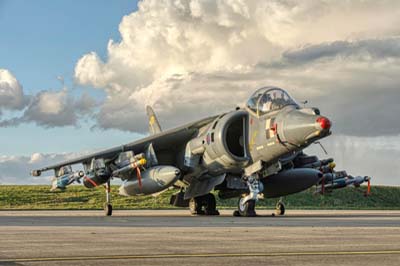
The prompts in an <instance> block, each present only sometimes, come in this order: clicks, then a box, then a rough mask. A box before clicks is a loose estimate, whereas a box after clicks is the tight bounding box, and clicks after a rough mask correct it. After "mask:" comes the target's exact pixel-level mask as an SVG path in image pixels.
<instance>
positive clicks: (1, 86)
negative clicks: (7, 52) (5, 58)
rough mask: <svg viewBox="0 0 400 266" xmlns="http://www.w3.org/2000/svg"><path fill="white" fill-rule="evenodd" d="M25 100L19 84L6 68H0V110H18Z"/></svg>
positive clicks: (23, 105) (24, 103)
mask: <svg viewBox="0 0 400 266" xmlns="http://www.w3.org/2000/svg"><path fill="white" fill-rule="evenodd" d="M26 102H27V99H26V96H25V95H24V92H23V89H22V86H21V84H20V83H19V82H18V80H17V79H16V78H15V76H14V75H13V74H12V73H11V72H10V71H9V70H7V69H3V68H0V112H1V110H7V109H8V110H20V109H22V108H23V107H25V105H26Z"/></svg>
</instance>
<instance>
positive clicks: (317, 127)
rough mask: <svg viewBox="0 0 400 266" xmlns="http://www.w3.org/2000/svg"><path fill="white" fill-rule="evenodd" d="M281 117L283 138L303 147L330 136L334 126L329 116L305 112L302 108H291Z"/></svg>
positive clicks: (280, 133)
mask: <svg viewBox="0 0 400 266" xmlns="http://www.w3.org/2000/svg"><path fill="white" fill-rule="evenodd" d="M281 119H282V126H281V130H280V132H279V135H280V138H281V140H282V141H284V142H287V143H290V144H294V145H296V146H302V147H303V146H307V145H309V144H310V143H312V142H314V141H316V140H318V139H321V138H324V137H326V136H328V135H329V134H330V129H331V126H332V123H331V121H330V120H329V119H328V118H326V117H324V116H320V115H314V114H310V113H305V112H302V111H301V109H300V110H298V109H294V110H291V111H290V112H288V113H286V115H285V116H283V117H282V118H281ZM278 130H279V129H278Z"/></svg>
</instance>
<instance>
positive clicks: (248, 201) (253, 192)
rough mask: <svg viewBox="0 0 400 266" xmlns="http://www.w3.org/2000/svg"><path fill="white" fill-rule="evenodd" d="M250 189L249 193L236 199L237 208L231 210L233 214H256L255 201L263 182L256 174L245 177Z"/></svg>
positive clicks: (250, 215)
mask: <svg viewBox="0 0 400 266" xmlns="http://www.w3.org/2000/svg"><path fill="white" fill-rule="evenodd" d="M245 180H246V183H247V186H248V188H249V190H250V193H249V194H247V195H246V194H245V195H242V196H241V197H240V198H239V201H238V209H237V210H236V211H234V212H233V216H245V217H254V216H257V214H256V210H255V208H256V202H257V200H258V195H259V193H260V191H262V190H263V184H262V183H261V182H260V180H259V179H258V176H257V174H253V175H251V176H249V177H247V178H245Z"/></svg>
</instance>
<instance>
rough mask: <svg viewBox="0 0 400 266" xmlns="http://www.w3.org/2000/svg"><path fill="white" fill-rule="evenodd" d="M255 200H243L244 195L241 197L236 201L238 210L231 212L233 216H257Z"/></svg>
mask: <svg viewBox="0 0 400 266" xmlns="http://www.w3.org/2000/svg"><path fill="white" fill-rule="evenodd" d="M255 208H256V201H255V200H248V201H246V202H244V197H241V198H240V199H239V202H238V210H237V212H236V211H235V212H234V213H233V215H234V216H244V217H255V216H257V214H256V211H255Z"/></svg>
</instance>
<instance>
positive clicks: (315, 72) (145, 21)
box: [75, 0, 400, 136]
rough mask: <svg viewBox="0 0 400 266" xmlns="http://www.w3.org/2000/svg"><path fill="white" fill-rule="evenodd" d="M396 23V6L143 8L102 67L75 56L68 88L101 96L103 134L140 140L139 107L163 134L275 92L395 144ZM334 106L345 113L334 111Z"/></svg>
mask: <svg viewBox="0 0 400 266" xmlns="http://www.w3.org/2000/svg"><path fill="white" fill-rule="evenodd" d="M399 23H400V2H398V1H394V0H385V1H379V2H377V1H372V0H367V1H364V0H363V1H361V0H359V1H357V0H356V1H335V2H329V1H314V0H312V1H311V0H309V1H308V0H306V1H279V0H274V1H255V0H250V1H241V0H219V1H197V0H191V1H166V0H165V1H156V0H144V1H142V2H140V3H139V9H138V11H136V12H133V13H132V14H130V15H128V16H125V17H124V18H123V19H122V21H121V23H120V25H119V31H120V34H121V41H120V42H115V41H113V40H110V41H109V43H108V47H107V50H108V53H107V56H106V58H104V59H103V58H100V57H99V56H98V55H97V54H96V53H95V52H90V53H88V54H86V55H84V56H82V58H81V59H80V60H79V61H78V62H77V64H76V67H75V79H76V81H77V82H78V83H79V84H81V85H90V86H94V87H96V88H99V89H103V90H104V91H105V92H106V94H107V97H106V99H105V102H104V104H103V105H102V106H101V109H100V112H99V113H98V114H97V122H98V123H97V124H98V126H99V127H101V128H119V129H123V130H130V131H136V132H143V131H145V130H146V128H147V126H146V122H145V118H144V106H145V105H146V104H151V105H154V107H155V109H156V111H158V112H159V113H160V116H161V119H160V120H162V122H164V124H166V125H167V127H169V126H172V125H176V124H178V123H182V122H184V121H188V120H191V119H195V118H200V117H203V116H207V115H210V114H213V113H216V112H221V111H226V110H229V109H232V108H234V107H235V106H236V105H238V104H243V102H244V101H245V100H246V98H247V97H248V95H249V94H250V93H251V92H252V91H253V90H254V89H256V88H257V87H260V86H264V85H276V86H281V87H284V88H288V89H289V91H290V92H291V93H292V94H294V95H295V96H297V97H298V98H300V99H308V100H311V102H312V103H315V104H318V105H320V106H319V107H320V108H321V110H322V111H323V112H324V110H326V112H327V115H330V116H332V117H333V118H334V120H335V121H336V120H338V121H343V120H344V119H346V118H347V121H351V122H349V123H345V124H343V126H342V125H341V124H339V127H338V128H337V130H338V131H339V132H341V133H343V134H348V135H355V136H357V135H387V134H389V135H396V134H397V133H399V128H398V127H396V128H392V129H390V128H389V126H390V125H391V123H392V122H393V120H394V119H395V115H393V113H395V112H397V111H398V105H397V103H395V102H394V100H393V99H394V98H395V97H396V96H400V95H399V87H400V78H399V77H398V75H397V74H395V73H398V70H399V69H398V65H399V64H398V63H399V61H400V55H399V53H398V49H397V48H398V47H399V43H400V39H399V37H398V36H399V34H400V31H399V29H398V27H397V26H396V25H399ZM377 91H379V93H380V95H384V96H381V97H376V94H377ZM347 92H349V94H348V95H347V96H346V93H347ZM359 95H362V97H357V96H359ZM338 103H343V104H344V106H343V108H340V109H338V110H335V108H336V109H337V106H338ZM366 103H369V104H370V103H372V104H373V105H374V106H385V108H387V109H386V110H390V111H391V113H392V114H390V115H387V114H383V113H384V112H383V111H382V110H383V109H381V111H380V112H379V111H378V112H376V109H373V108H370V109H369V108H368V107H367V106H368V105H367V104H366ZM360 115H362V116H365V117H371V118H370V120H371V121H373V122H372V123H370V121H369V120H368V119H357V118H358V117H359V116H360ZM380 119H381V120H380ZM375 122H376V123H378V124H379V127H377V128H378V129H376V130H370V127H374V123H375ZM365 127H367V128H368V129H367V130H363V128H365Z"/></svg>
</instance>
